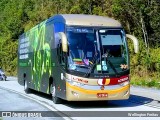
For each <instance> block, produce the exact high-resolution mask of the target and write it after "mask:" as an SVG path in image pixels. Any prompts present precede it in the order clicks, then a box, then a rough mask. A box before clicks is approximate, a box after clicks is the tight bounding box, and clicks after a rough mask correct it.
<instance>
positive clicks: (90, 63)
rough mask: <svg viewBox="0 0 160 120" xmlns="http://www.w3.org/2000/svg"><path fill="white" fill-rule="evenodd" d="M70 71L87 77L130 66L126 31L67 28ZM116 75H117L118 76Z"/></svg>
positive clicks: (113, 71)
mask: <svg viewBox="0 0 160 120" xmlns="http://www.w3.org/2000/svg"><path fill="white" fill-rule="evenodd" d="M67 38H68V45H69V56H68V66H69V70H74V71H79V72H84V73H102V72H105V73H111V74H115V73H117V71H118V72H120V71H122V69H121V65H126V66H128V52H127V45H126V41H125V37H124V33H123V30H121V29H119V30H110V29H100V30H96V29H94V28H84V27H67ZM115 71H116V72H115Z"/></svg>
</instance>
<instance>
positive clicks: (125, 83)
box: [119, 81, 129, 86]
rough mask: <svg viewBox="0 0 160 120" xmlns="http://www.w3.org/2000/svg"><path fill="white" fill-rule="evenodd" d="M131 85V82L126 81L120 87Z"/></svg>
mask: <svg viewBox="0 0 160 120" xmlns="http://www.w3.org/2000/svg"><path fill="white" fill-rule="evenodd" d="M128 84H129V81H125V82H123V83H121V84H119V85H121V86H126V85H128Z"/></svg>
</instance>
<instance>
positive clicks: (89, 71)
mask: <svg viewBox="0 0 160 120" xmlns="http://www.w3.org/2000/svg"><path fill="white" fill-rule="evenodd" d="M96 61H97V59H96V57H95V59H94V60H93V64H92V65H91V67H90V68H89V70H88V71H87V73H86V74H84V77H89V75H90V74H91V72H92V70H93V68H94V66H95V65H96Z"/></svg>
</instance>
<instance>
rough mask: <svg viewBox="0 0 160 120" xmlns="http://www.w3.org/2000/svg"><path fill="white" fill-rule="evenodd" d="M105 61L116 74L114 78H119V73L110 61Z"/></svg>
mask: <svg viewBox="0 0 160 120" xmlns="http://www.w3.org/2000/svg"><path fill="white" fill-rule="evenodd" d="M106 61H108V63H109V64H110V66H111V68H112V69H113V71H114V72H115V74H116V77H119V73H118V72H117V70H116V68H115V67H114V66H113V64H112V63H111V61H110V60H108V59H106Z"/></svg>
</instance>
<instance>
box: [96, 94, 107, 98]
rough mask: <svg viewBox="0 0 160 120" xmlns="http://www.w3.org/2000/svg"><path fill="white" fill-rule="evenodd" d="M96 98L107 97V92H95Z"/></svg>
mask: <svg viewBox="0 0 160 120" xmlns="http://www.w3.org/2000/svg"><path fill="white" fill-rule="evenodd" d="M97 97H98V98H105V97H108V93H97Z"/></svg>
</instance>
